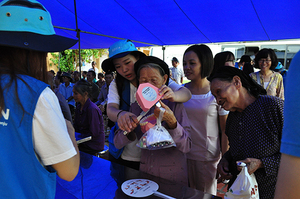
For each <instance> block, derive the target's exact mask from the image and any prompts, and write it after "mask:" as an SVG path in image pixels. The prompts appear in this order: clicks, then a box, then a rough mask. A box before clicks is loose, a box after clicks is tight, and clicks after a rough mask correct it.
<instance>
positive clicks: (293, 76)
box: [275, 52, 300, 199]
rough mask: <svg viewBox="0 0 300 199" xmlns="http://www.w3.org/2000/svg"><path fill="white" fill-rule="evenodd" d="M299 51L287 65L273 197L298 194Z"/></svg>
mask: <svg viewBox="0 0 300 199" xmlns="http://www.w3.org/2000/svg"><path fill="white" fill-rule="evenodd" d="M299 74H300V52H298V53H297V54H296V55H295V56H294V58H293V60H292V62H291V65H290V67H289V74H288V79H287V80H286V92H285V102H284V103H285V106H284V125H283V131H282V139H281V148H280V152H281V153H282V155H281V161H280V166H279V172H278V180H277V184H276V191H275V199H282V198H299V195H300V184H299V181H300V150H299V149H300V146H299V143H300V141H299V138H300V121H299V117H300V103H299V98H298V97H299V94H300V87H299V86H298V83H300V78H299Z"/></svg>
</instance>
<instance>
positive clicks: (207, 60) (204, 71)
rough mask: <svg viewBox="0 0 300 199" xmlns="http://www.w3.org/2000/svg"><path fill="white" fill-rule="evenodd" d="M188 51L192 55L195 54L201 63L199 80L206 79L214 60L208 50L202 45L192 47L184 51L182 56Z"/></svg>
mask: <svg viewBox="0 0 300 199" xmlns="http://www.w3.org/2000/svg"><path fill="white" fill-rule="evenodd" d="M189 51H193V52H194V53H196V54H197V57H198V59H199V61H200V63H201V72H200V74H201V78H205V77H208V76H209V75H210V74H211V72H212V70H213V67H214V58H213V54H212V52H211V50H210V48H209V47H208V46H207V45H204V44H201V45H193V46H190V47H188V48H187V49H186V50H185V52H184V54H183V56H184V55H185V54H186V53H187V52H189Z"/></svg>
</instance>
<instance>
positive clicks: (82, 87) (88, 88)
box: [73, 79, 93, 97]
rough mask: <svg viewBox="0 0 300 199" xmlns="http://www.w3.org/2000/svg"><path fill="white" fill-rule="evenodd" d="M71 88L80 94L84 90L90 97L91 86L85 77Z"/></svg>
mask: <svg viewBox="0 0 300 199" xmlns="http://www.w3.org/2000/svg"><path fill="white" fill-rule="evenodd" d="M73 88H74V89H75V90H76V91H77V92H78V93H79V94H80V95H82V96H83V95H84V93H85V92H87V93H88V96H89V97H90V94H91V92H92V88H93V86H92V84H91V83H89V82H88V81H86V80H85V79H81V80H79V81H78V82H77V83H76V84H75V85H74V86H73Z"/></svg>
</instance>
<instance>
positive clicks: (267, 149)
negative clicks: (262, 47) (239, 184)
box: [209, 66, 283, 199]
mask: <svg viewBox="0 0 300 199" xmlns="http://www.w3.org/2000/svg"><path fill="white" fill-rule="evenodd" d="M209 80H210V81H211V91H212V93H213V95H214V96H215V98H216V100H217V103H218V104H219V105H221V106H222V107H223V108H224V109H225V110H228V111H230V113H229V116H228V118H227V123H226V131H225V133H226V135H227V136H228V140H229V146H230V148H229V150H228V151H227V152H226V153H225V154H224V155H223V157H222V159H221V161H220V162H219V164H218V172H219V174H221V178H220V179H231V180H230V185H231V184H232V183H233V182H234V180H235V178H236V176H237V174H238V170H240V169H241V168H237V165H236V163H237V162H245V163H246V164H247V167H248V171H249V174H252V173H255V176H256V180H257V183H258V189H259V197H260V198H262V199H264V198H273V196H274V191H275V185H276V180H277V172H278V166H279V162H280V157H281V153H280V151H279V149H280V139H281V134H282V127H283V100H282V99H280V98H278V97H274V96H268V95H265V94H266V91H265V90H264V89H263V88H262V87H261V86H259V85H258V84H257V83H256V82H255V81H253V80H252V79H251V78H250V77H249V76H247V75H245V74H244V73H243V72H242V71H241V70H239V69H237V68H233V67H228V66H224V67H221V68H219V69H218V71H217V72H216V73H215V74H214V76H212V77H210V78H209Z"/></svg>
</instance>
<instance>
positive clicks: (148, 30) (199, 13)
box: [40, 0, 300, 48]
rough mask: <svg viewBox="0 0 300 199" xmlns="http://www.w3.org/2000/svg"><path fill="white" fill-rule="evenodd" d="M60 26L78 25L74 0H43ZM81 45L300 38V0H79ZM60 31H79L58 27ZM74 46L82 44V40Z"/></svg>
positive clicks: (162, 43)
mask: <svg viewBox="0 0 300 199" xmlns="http://www.w3.org/2000/svg"><path fill="white" fill-rule="evenodd" d="M40 2H41V3H42V4H43V5H44V6H45V7H46V8H47V9H48V10H49V12H50V13H51V15H52V23H53V25H54V26H56V27H64V28H70V29H76V24H75V10H74V0H51V1H50V0H40ZM76 5H77V14H78V28H79V29H80V30H82V31H85V32H90V33H95V34H102V35H106V36H110V37H105V36H99V35H95V34H87V33H81V37H80V38H81V48H108V47H109V46H110V45H111V44H113V43H114V42H116V41H117V40H118V39H116V38H111V37H117V38H126V39H127V38H128V39H131V40H133V41H137V42H136V43H135V45H136V46H137V47H141V46H149V45H160V46H163V45H186V44H195V43H219V42H243V41H271V40H282V39H299V38H300V34H299V32H300V30H299V29H300V21H299V20H298V19H299V18H300V12H298V9H299V8H300V1H298V0H289V1H286V0H277V1H274V0H228V1H223V0H214V1H204V0H151V1H148V0H141V1H136V0H105V1H95V0H76ZM55 31H56V32H57V33H58V34H62V35H65V36H69V37H76V32H74V31H70V30H64V29H59V28H56V29H55ZM73 48H78V44H77V45H75V46H74V47H73Z"/></svg>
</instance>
